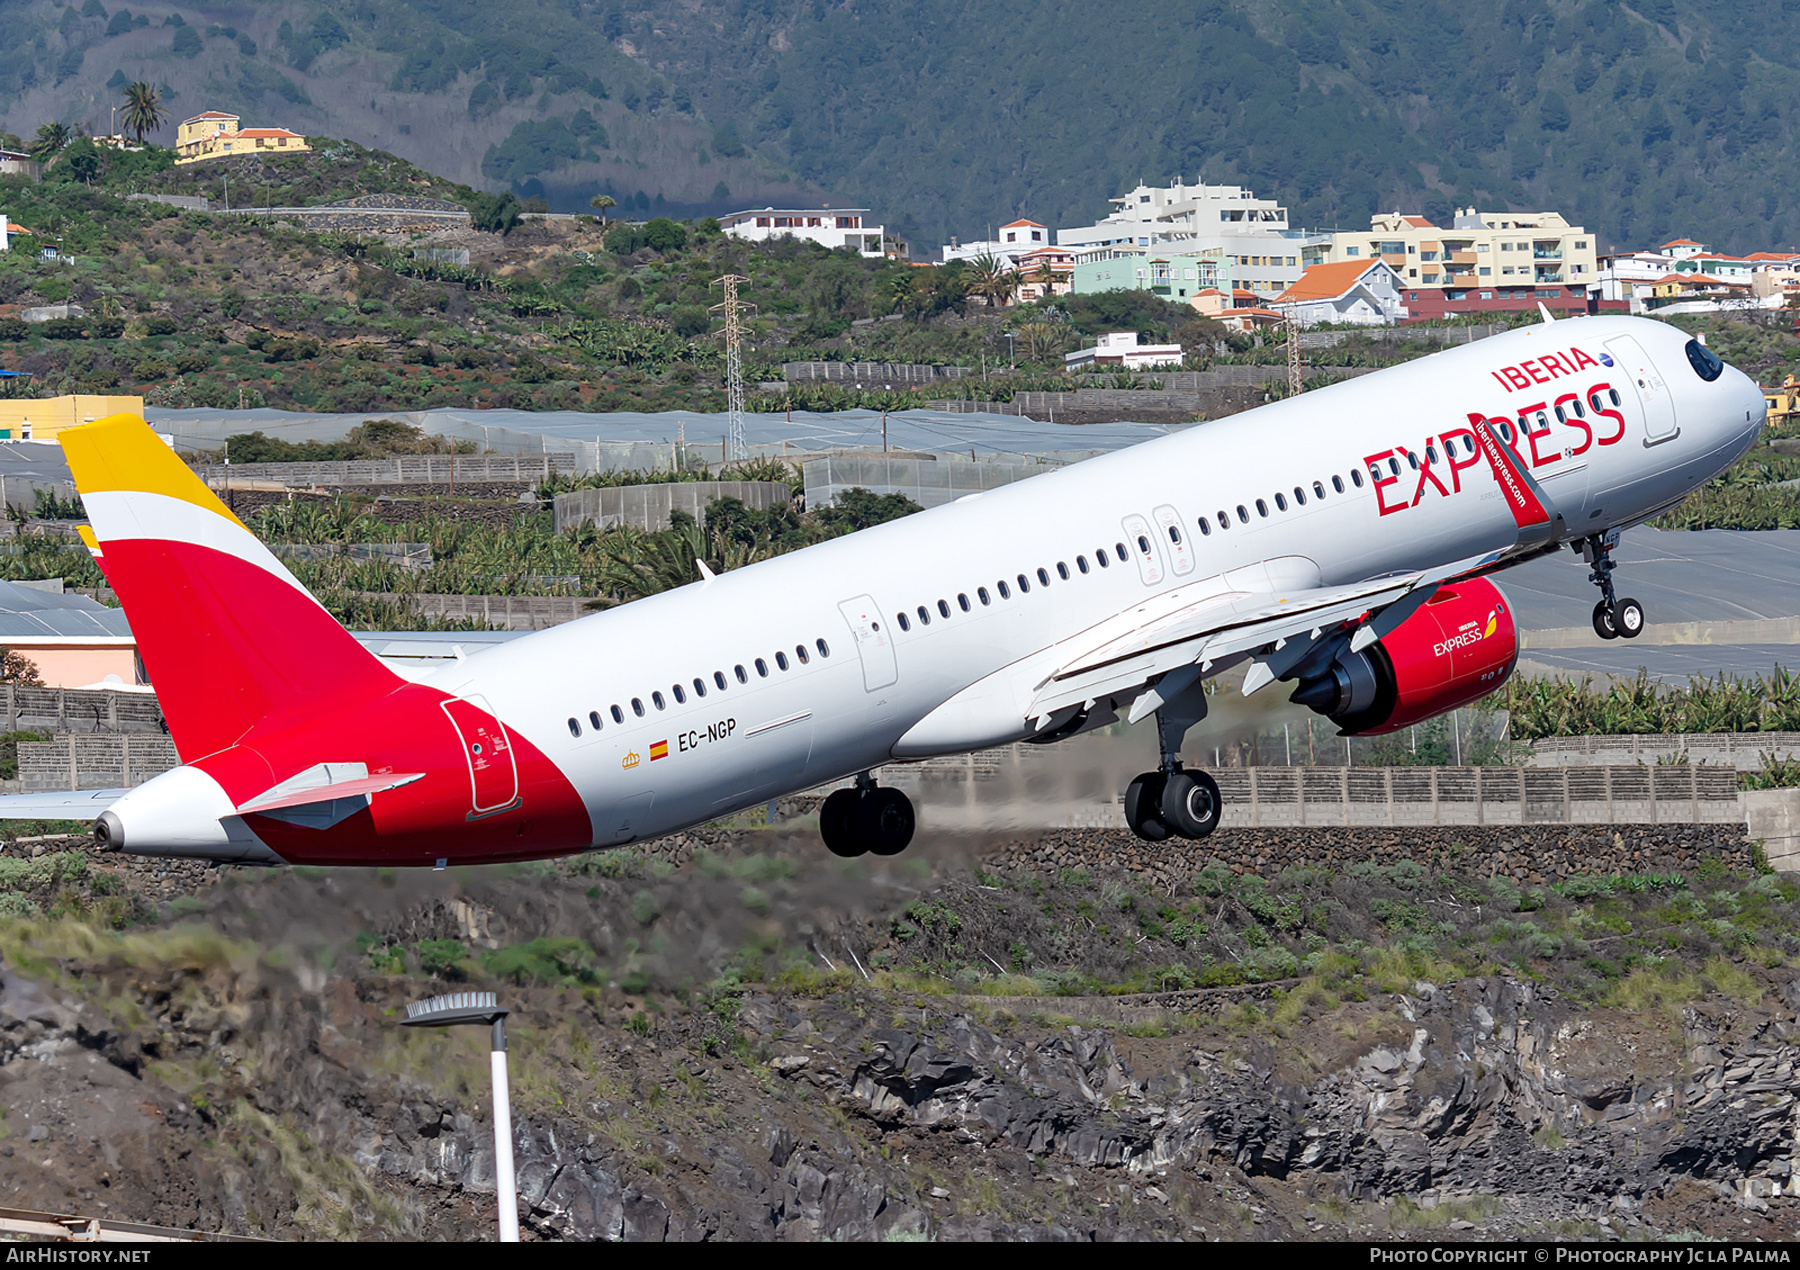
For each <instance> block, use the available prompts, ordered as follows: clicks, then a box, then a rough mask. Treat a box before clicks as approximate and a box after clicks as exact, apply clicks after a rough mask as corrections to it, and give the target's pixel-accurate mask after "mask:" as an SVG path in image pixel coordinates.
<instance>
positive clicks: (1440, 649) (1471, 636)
mask: <svg viewBox="0 0 1800 1270" xmlns="http://www.w3.org/2000/svg"><path fill="white" fill-rule="evenodd" d="M1499 629H1500V609H1499V607H1498V606H1496V607H1494V608H1492V609H1489V610H1488V615H1487V625H1486V626H1485V627H1482V626H1481V624H1480V623H1478V622H1464V623H1463V624H1462V626H1461V627H1459V628H1458V629H1457V632H1456V634H1454V635H1451V636H1449V637H1448V638H1446V639H1443V640H1440V641H1439V642H1438V643H1436V644H1434V645H1432V648H1431V652H1432V655H1433V656H1434V657H1443V656H1446V655H1447V654H1449V653H1452V652H1455V651H1456V650H1457V649H1459V648H1467V647H1468V646H1469V645H1470V644H1479V643H1480V642H1481V641H1482V640H1484V639H1492V638H1493V637H1494V632H1496V631H1498V630H1499Z"/></svg>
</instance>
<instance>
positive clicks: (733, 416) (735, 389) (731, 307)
mask: <svg viewBox="0 0 1800 1270" xmlns="http://www.w3.org/2000/svg"><path fill="white" fill-rule="evenodd" d="M748 281H750V279H748V278H746V277H744V276H742V275H741V274H735V273H728V274H724V275H723V276H721V277H718V278H715V279H713V285H714V286H716V287H724V288H725V299H724V300H723V301H721V302H720V303H718V304H715V305H713V306H712V311H713V312H715V313H721V314H723V316H724V318H725V331H724V335H725V409H726V410H727V411H729V420H728V422H729V424H730V427H731V436H730V440H729V442H728V443H727V444H728V448H729V449H730V451H731V458H732V461H733V462H742V461H743V460H745V459H747V458H749V457H750V444H749V442H748V441H747V440H745V438H744V350H743V338H744V328H743V324H742V323H741V322H740V320H739V318H740V315H741V314H742V312H743V311H744V310H750V311H752V312H754V311H755V309H756V306H755V305H754V304H747V303H744V302H742V301H740V300H739V299H738V293H737V289H738V283H740V282H748Z"/></svg>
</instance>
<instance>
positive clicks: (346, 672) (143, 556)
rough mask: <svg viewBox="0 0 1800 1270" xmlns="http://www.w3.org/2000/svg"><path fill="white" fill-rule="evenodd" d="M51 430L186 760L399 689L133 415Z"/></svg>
mask: <svg viewBox="0 0 1800 1270" xmlns="http://www.w3.org/2000/svg"><path fill="white" fill-rule="evenodd" d="M58 440H60V441H61V442H62V447H63V452H64V454H66V455H67V456H68V460H69V468H70V470H71V471H72V472H73V473H74V475H75V488H76V489H77V490H79V491H80V493H81V497H82V502H83V504H84V505H85V506H86V508H87V513H88V518H89V520H90V521H91V522H92V523H93V532H94V537H95V539H96V543H95V544H90V545H91V546H92V547H93V549H94V550H95V552H96V554H97V555H98V556H99V557H100V558H101V559H102V561H103V565H102V567H103V568H104V569H105V572H106V576H107V580H108V581H109V582H111V584H112V587H113V590H115V591H116V592H117V593H118V596H119V599H120V601H121V602H122V603H123V604H124V606H125V615H126V617H128V618H129V619H130V621H131V630H132V634H133V635H134V636H135V637H136V638H137V645H138V653H139V655H140V656H141V657H142V658H143V660H144V666H145V668H146V669H147V670H148V671H149V672H150V678H151V681H152V682H153V683H155V685H156V695H157V700H158V702H159V703H160V704H161V706H162V710H163V715H164V717H165V718H167V719H168V721H169V734H170V736H171V737H172V738H173V739H174V741H175V748H176V750H177V751H178V752H179V753H180V755H181V758H182V761H183V762H192V761H193V760H194V759H196V758H199V757H201V756H203V755H206V754H211V753H213V752H215V751H217V750H221V749H224V748H226V747H227V746H229V745H232V744H233V743H234V742H236V741H237V740H238V739H239V738H240V737H242V736H243V735H244V733H246V732H248V731H249V730H250V729H251V728H252V727H255V726H256V725H257V724H259V723H262V722H264V721H265V720H268V719H270V718H272V717H276V716H282V717H288V716H293V717H298V716H304V715H319V714H324V713H327V712H329V711H331V710H333V709H334V708H335V707H337V706H340V705H342V704H345V703H348V702H350V701H358V700H361V701H366V700H368V699H370V698H371V697H373V696H377V695H382V694H385V693H388V692H391V691H393V690H394V689H395V688H397V687H399V686H400V684H401V683H402V680H401V679H400V678H399V677H398V676H397V675H395V674H394V673H393V672H392V671H391V670H389V669H388V668H387V667H386V666H383V665H382V664H381V662H380V661H379V660H377V659H376V657H375V655H374V654H372V653H370V652H369V651H368V650H367V649H365V648H363V646H362V645H361V644H358V643H357V642H356V640H355V639H353V638H352V637H351V635H350V633H349V632H348V631H346V630H345V629H344V628H343V626H341V625H340V624H339V623H338V621H337V619H336V618H334V617H332V616H331V614H329V613H327V612H326V611H325V609H324V608H323V607H321V606H320V604H319V602H318V601H317V600H315V599H313V597H312V595H311V594H310V593H309V592H308V591H307V590H306V588H305V587H303V586H301V585H300V583H299V582H298V581H297V580H296V579H295V578H294V575H293V574H291V573H289V572H288V571H287V569H286V568H285V567H284V566H283V565H282V563H281V562H280V561H279V560H277V559H276V558H275V557H274V555H272V554H271V553H270V551H269V549H268V548H267V547H265V546H263V544H262V543H260V542H258V541H257V539H256V536H255V535H254V534H252V533H251V532H250V531H249V530H248V529H246V528H245V527H244V524H243V522H242V521H240V520H239V519H238V518H237V517H236V516H234V515H232V514H231V512H230V511H228V510H227V509H226V508H225V505H224V504H223V503H221V502H219V500H218V499H217V498H215V497H214V496H213V494H212V492H211V491H210V490H208V489H207V488H206V486H205V485H203V484H201V482H200V479H199V478H198V477H197V476H195V475H194V473H193V472H191V471H190V470H189V469H188V467H187V465H186V464H184V463H183V462H182V461H181V460H180V459H179V458H177V457H176V456H175V454H174V453H173V452H172V451H171V450H170V449H169V447H168V446H166V445H164V444H163V443H162V441H161V440H160V439H159V438H158V437H157V436H156V434H155V433H154V432H152V431H151V430H150V428H149V427H148V426H147V425H146V424H145V423H144V421H143V420H141V419H137V418H135V417H133V416H130V415H115V416H113V417H112V418H110V419H102V420H100V421H99V422H98V423H91V424H86V425H83V426H82V427H78V428H70V429H67V430H65V431H64V432H62V433H61V434H59V436H58Z"/></svg>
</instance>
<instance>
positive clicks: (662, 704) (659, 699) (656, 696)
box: [650, 692, 669, 710]
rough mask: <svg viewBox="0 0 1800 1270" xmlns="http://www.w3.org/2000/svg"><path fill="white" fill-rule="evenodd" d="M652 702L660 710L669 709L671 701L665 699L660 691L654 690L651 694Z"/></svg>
mask: <svg viewBox="0 0 1800 1270" xmlns="http://www.w3.org/2000/svg"><path fill="white" fill-rule="evenodd" d="M650 704H651V705H653V706H655V707H656V708H657V709H658V710H667V709H668V708H669V703H668V702H666V701H664V700H663V695H662V693H660V692H653V693H651V694H650Z"/></svg>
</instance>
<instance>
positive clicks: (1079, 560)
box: [1075, 556, 1088, 573]
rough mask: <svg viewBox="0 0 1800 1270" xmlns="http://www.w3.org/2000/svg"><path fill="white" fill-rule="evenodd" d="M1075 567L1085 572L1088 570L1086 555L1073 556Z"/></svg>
mask: <svg viewBox="0 0 1800 1270" xmlns="http://www.w3.org/2000/svg"><path fill="white" fill-rule="evenodd" d="M1075 567H1076V568H1077V569H1080V570H1081V571H1082V572H1083V573H1086V572H1087V571H1088V562H1087V557H1086V556H1076V557H1075Z"/></svg>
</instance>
